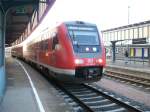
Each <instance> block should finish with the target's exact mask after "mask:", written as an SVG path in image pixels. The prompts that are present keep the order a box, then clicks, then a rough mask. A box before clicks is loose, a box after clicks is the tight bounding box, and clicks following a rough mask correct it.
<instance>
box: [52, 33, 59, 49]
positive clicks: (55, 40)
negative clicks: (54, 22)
mask: <svg viewBox="0 0 150 112" xmlns="http://www.w3.org/2000/svg"><path fill="white" fill-rule="evenodd" d="M57 44H58V36H57V34H56V35H55V36H54V38H53V44H52V50H54V49H55V47H56V45H57Z"/></svg>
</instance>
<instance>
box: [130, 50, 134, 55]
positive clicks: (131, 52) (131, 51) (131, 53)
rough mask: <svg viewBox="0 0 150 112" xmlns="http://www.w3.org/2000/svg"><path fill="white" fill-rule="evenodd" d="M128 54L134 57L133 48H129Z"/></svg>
mask: <svg viewBox="0 0 150 112" xmlns="http://www.w3.org/2000/svg"><path fill="white" fill-rule="evenodd" d="M130 56H131V57H134V48H130Z"/></svg>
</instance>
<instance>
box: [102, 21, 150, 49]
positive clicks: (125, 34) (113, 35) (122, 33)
mask: <svg viewBox="0 0 150 112" xmlns="http://www.w3.org/2000/svg"><path fill="white" fill-rule="evenodd" d="M102 36H103V40H104V44H105V45H106V46H108V45H110V44H111V43H110V41H115V40H125V41H122V42H121V41H120V42H119V43H122V44H131V43H133V39H139V38H143V39H145V38H146V41H147V42H148V43H150V20H149V21H144V22H140V23H135V24H130V25H126V26H121V27H117V28H111V29H107V30H103V31H102ZM119 43H118V44H119ZM139 44H140V43H139Z"/></svg>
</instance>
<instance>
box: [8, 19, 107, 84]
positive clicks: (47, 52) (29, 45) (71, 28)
mask: <svg viewBox="0 0 150 112" xmlns="http://www.w3.org/2000/svg"><path fill="white" fill-rule="evenodd" d="M11 55H12V56H13V57H17V58H21V59H23V60H26V61H27V62H30V63H34V64H35V65H37V66H38V67H39V68H41V69H46V70H48V73H49V75H50V76H52V77H54V78H55V79H57V80H59V81H62V82H72V83H88V82H95V81H99V80H100V79H101V78H102V76H103V71H104V68H105V66H106V57H105V48H104V45H103V41H102V37H101V36H100V33H99V31H98V28H97V26H96V25H95V24H93V23H88V22H84V21H67V22H62V23H60V24H59V25H57V26H56V27H54V28H47V29H46V30H44V31H43V32H42V33H40V34H39V35H37V36H35V38H33V39H30V41H28V42H26V43H23V44H22V43H20V44H18V45H15V46H12V49H11Z"/></svg>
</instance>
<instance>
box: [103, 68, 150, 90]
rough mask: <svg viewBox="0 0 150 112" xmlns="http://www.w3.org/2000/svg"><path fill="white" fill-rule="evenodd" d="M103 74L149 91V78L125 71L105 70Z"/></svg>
mask: <svg viewBox="0 0 150 112" xmlns="http://www.w3.org/2000/svg"><path fill="white" fill-rule="evenodd" d="M105 76H107V77H109V78H114V79H115V80H118V81H120V82H123V83H127V84H130V85H132V86H136V87H138V88H141V89H145V90H146V91H150V79H148V78H144V77H140V76H136V75H134V74H129V73H125V72H120V71H115V70H106V71H105Z"/></svg>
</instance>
